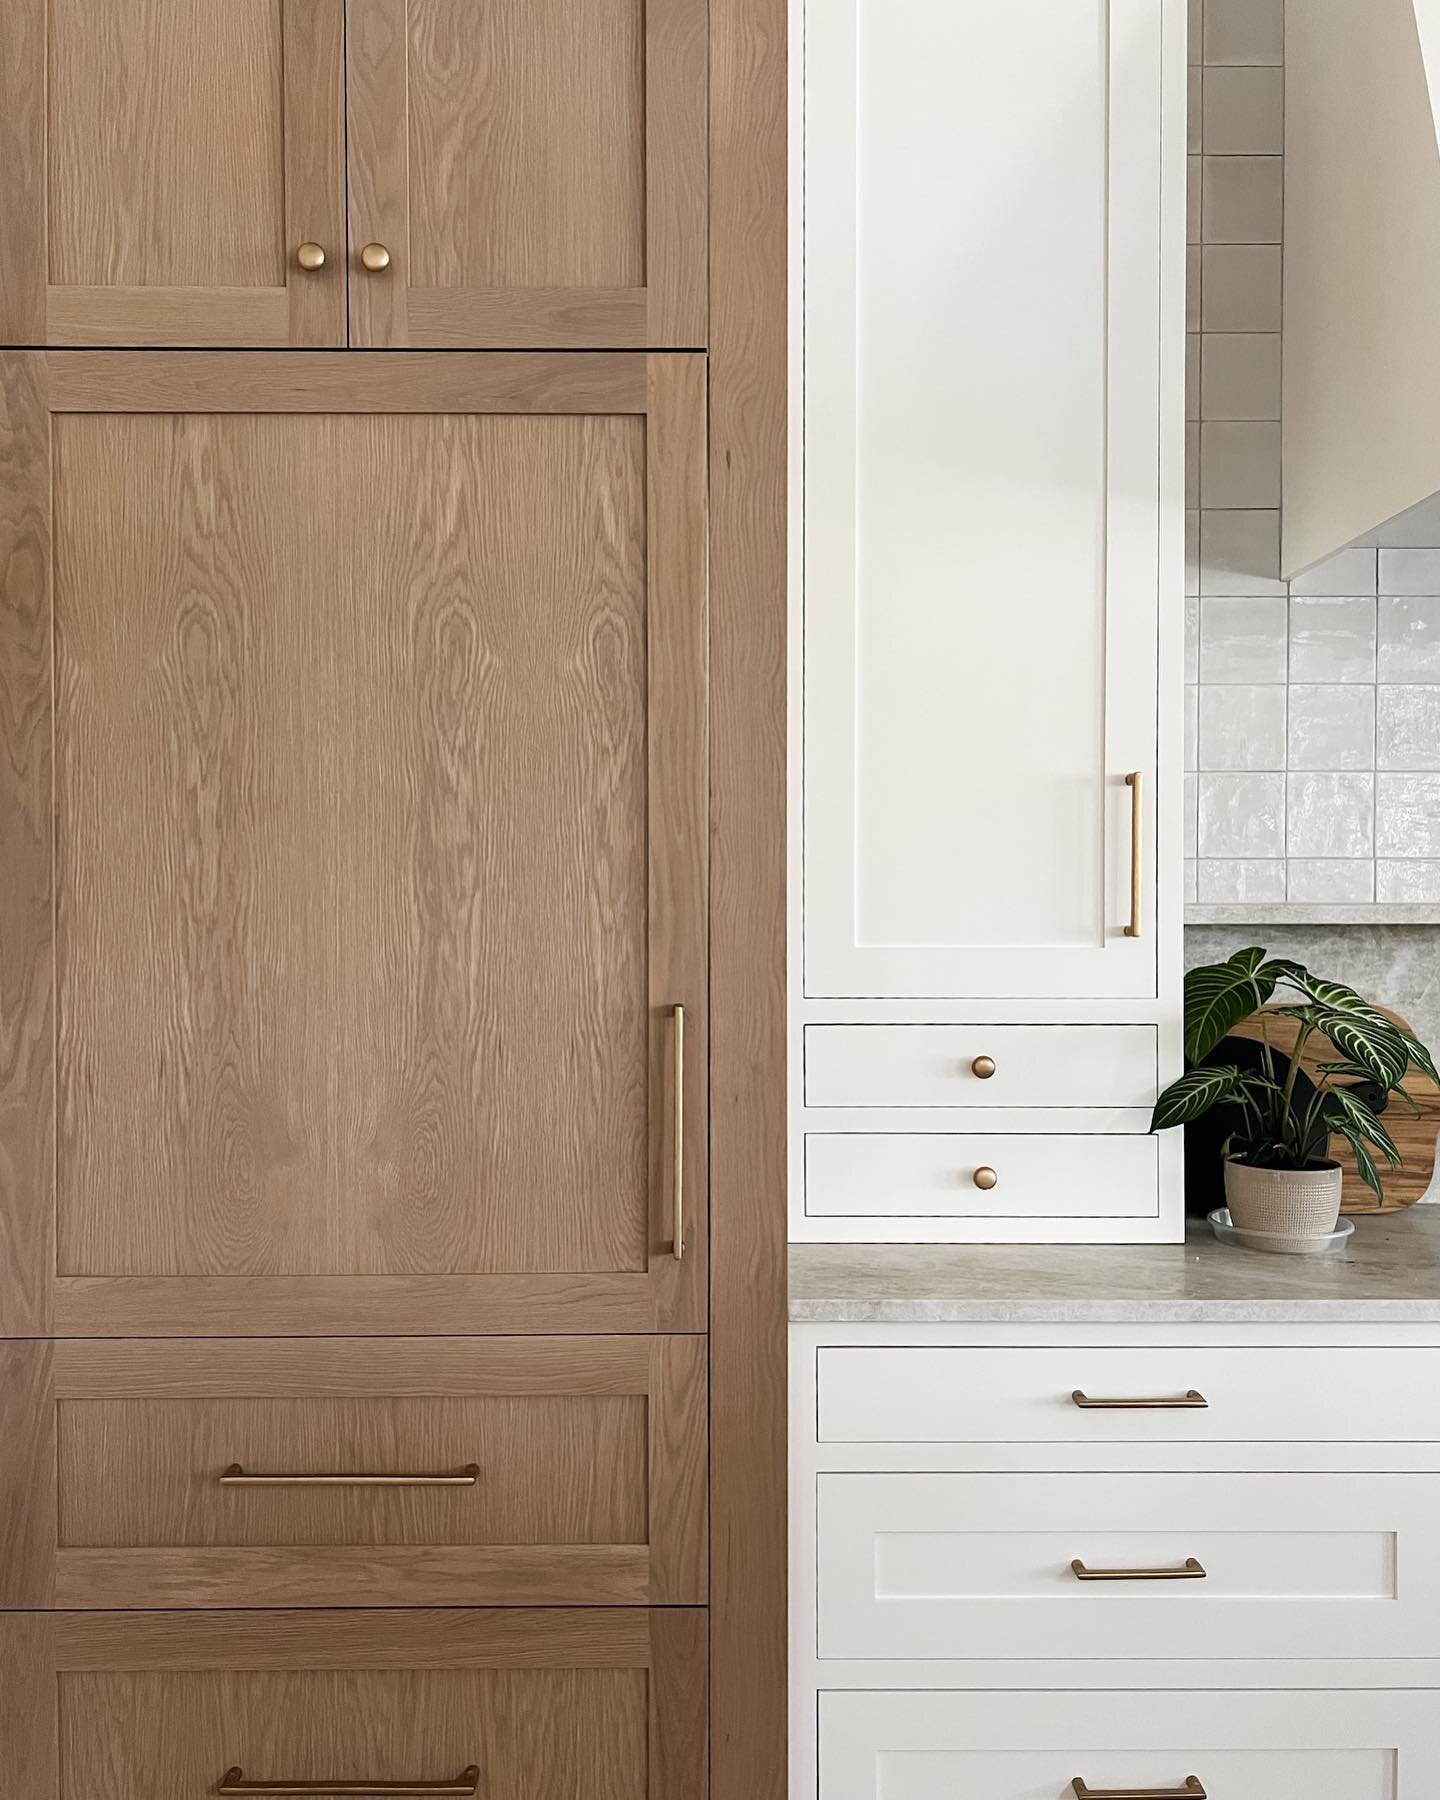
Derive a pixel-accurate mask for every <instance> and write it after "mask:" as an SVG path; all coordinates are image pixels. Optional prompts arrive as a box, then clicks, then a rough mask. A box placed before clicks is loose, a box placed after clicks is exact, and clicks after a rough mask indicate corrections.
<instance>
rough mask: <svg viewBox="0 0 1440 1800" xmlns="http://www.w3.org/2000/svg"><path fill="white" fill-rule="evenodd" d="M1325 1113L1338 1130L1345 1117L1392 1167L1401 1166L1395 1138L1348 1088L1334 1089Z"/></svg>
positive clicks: (1327, 1102)
mask: <svg viewBox="0 0 1440 1800" xmlns="http://www.w3.org/2000/svg"><path fill="white" fill-rule="evenodd" d="M1325 1113H1326V1117H1327V1118H1328V1119H1329V1120H1330V1122H1331V1124H1332V1125H1333V1126H1334V1127H1335V1128H1336V1130H1339V1129H1340V1121H1341V1120H1342V1119H1343V1120H1344V1121H1345V1123H1346V1124H1348V1125H1349V1126H1351V1127H1352V1128H1353V1129H1354V1130H1355V1131H1358V1132H1359V1133H1360V1134H1361V1135H1362V1136H1363V1137H1364V1138H1365V1139H1366V1140H1367V1141H1368V1142H1369V1143H1372V1144H1374V1145H1375V1146H1376V1148H1377V1149H1379V1150H1380V1151H1381V1153H1382V1154H1383V1155H1384V1158H1385V1160H1386V1162H1388V1163H1389V1165H1390V1167H1391V1168H1392V1169H1398V1168H1399V1167H1400V1152H1399V1151H1398V1150H1397V1149H1396V1147H1395V1140H1394V1139H1393V1138H1392V1137H1391V1136H1390V1133H1389V1132H1388V1131H1387V1130H1386V1129H1385V1127H1384V1126H1383V1125H1382V1124H1381V1123H1380V1121H1379V1119H1378V1118H1376V1116H1375V1114H1374V1113H1373V1112H1371V1110H1370V1108H1369V1107H1368V1106H1366V1105H1365V1103H1364V1101H1363V1100H1357V1099H1356V1098H1355V1096H1354V1094H1352V1093H1351V1092H1350V1091H1349V1090H1348V1089H1347V1088H1334V1089H1332V1091H1331V1093H1330V1096H1329V1098H1328V1099H1327V1100H1326V1102H1325Z"/></svg>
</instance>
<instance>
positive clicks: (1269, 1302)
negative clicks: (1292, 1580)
mask: <svg viewBox="0 0 1440 1800" xmlns="http://www.w3.org/2000/svg"><path fill="white" fill-rule="evenodd" d="M790 1317H791V1318H792V1319H793V1320H795V1321H796V1322H797V1323H802V1324H820V1323H826V1322H829V1323H837V1324H871V1325H902V1324H930V1325H948V1324H975V1323H980V1322H985V1323H989V1324H996V1325H1017V1324H1044V1323H1049V1324H1070V1325H1084V1324H1096V1325H1100V1324H1151V1325H1165V1324H1189V1323H1192V1322H1195V1321H1201V1320H1208V1321H1211V1322H1212V1323H1216V1324H1328V1325H1341V1324H1371V1325H1381V1324H1411V1325H1440V1206H1424V1207H1417V1208H1415V1209H1413V1210H1412V1211H1410V1212H1408V1213H1396V1214H1388V1215H1385V1216H1383V1217H1376V1218H1357V1219H1356V1220H1355V1235H1354V1237H1353V1238H1351V1240H1350V1242H1349V1245H1348V1247H1347V1249H1346V1250H1345V1252H1344V1254H1342V1255H1339V1256H1274V1255H1269V1254H1266V1253H1264V1252H1260V1251H1254V1250H1234V1249H1227V1248H1226V1247H1225V1246H1224V1245H1223V1244H1220V1243H1217V1242H1216V1240H1215V1238H1214V1236H1213V1234H1212V1233H1211V1231H1210V1228H1209V1226H1208V1225H1203V1224H1202V1225H1199V1226H1198V1227H1197V1226H1192V1227H1191V1231H1190V1235H1189V1236H1188V1237H1187V1239H1186V1241H1185V1243H1184V1244H1022V1245H998V1244H973V1245H972V1244H966V1245H955V1244H792V1245H791V1247H790Z"/></svg>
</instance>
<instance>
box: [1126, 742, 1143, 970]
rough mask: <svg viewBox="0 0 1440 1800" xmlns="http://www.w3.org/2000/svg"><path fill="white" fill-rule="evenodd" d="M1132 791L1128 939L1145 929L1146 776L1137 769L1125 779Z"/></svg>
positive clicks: (1140, 933) (1135, 936)
mask: <svg viewBox="0 0 1440 1800" xmlns="http://www.w3.org/2000/svg"><path fill="white" fill-rule="evenodd" d="M1125 785H1126V787H1128V788H1129V790H1130V923H1129V924H1128V925H1127V926H1126V927H1125V935H1126V937H1128V938H1138V937H1140V936H1141V935H1142V934H1143V927H1144V904H1145V893H1144V884H1143V882H1142V879H1141V875H1142V868H1143V864H1142V859H1141V855H1140V850H1141V845H1142V844H1143V842H1144V837H1145V775H1144V771H1143V770H1140V769H1136V771H1135V772H1134V774H1133V775H1127V776H1126V777H1125Z"/></svg>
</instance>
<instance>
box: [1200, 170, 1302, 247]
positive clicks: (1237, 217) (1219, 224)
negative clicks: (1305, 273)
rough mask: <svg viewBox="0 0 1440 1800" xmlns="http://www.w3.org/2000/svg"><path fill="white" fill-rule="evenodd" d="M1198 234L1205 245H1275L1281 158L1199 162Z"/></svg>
mask: <svg viewBox="0 0 1440 1800" xmlns="http://www.w3.org/2000/svg"><path fill="white" fill-rule="evenodd" d="M1202 160H1203V162H1204V170H1203V173H1202V175H1201V190H1202V191H1201V196H1200V230H1201V235H1202V237H1203V239H1204V241H1205V242H1206V243H1207V244H1278V243H1279V242H1280V240H1281V238H1282V236H1283V234H1284V220H1285V198H1284V194H1285V160H1284V158H1283V157H1280V156H1210V155H1206V156H1205V157H1204V158H1203V159H1202Z"/></svg>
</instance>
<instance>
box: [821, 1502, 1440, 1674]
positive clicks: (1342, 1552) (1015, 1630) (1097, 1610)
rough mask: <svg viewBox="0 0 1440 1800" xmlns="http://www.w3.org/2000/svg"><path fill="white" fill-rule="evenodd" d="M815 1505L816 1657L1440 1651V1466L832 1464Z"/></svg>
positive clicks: (1305, 1654)
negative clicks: (1302, 1470)
mask: <svg viewBox="0 0 1440 1800" xmlns="http://www.w3.org/2000/svg"><path fill="white" fill-rule="evenodd" d="M817 1498H818V1514H819V1517H818V1535H819V1545H818V1556H819V1570H818V1573H819V1595H818V1599H819V1621H818V1649H819V1654H820V1655H821V1656H822V1657H848V1658H853V1657H865V1658H882V1659H883V1658H934V1659H943V1658H950V1657H955V1658H965V1659H968V1658H981V1659H989V1658H1003V1657H1041V1658H1055V1657H1085V1658H1092V1659H1093V1658H1107V1657H1120V1658H1129V1657H1151V1656H1158V1657H1178V1658H1190V1657H1234V1656H1247V1657H1267V1656H1275V1657H1279V1656H1289V1657H1331V1656H1356V1657H1363V1656H1382V1657H1395V1656H1434V1655H1436V1654H1437V1652H1440V1476H1428V1475H1408V1476H1406V1475H1114V1474H1107V1475H893V1474H892V1475H841V1474H834V1475H821V1476H820V1478H819V1482H818V1496H817ZM1192 1560H1193V1562H1194V1563H1197V1564H1198V1565H1199V1566H1200V1567H1201V1568H1202V1569H1203V1570H1204V1575H1203V1578H1194V1577H1192V1578H1184V1579H1177V1578H1170V1577H1169V1572H1174V1571H1180V1570H1183V1569H1185V1568H1186V1566H1187V1563H1189V1562H1191V1561H1192ZM1075 1561H1079V1562H1080V1563H1082V1564H1083V1565H1084V1566H1085V1567H1086V1568H1087V1569H1089V1570H1092V1571H1093V1570H1102V1571H1112V1570H1113V1571H1123V1572H1124V1574H1125V1576H1126V1578H1125V1579H1119V1580H1085V1579H1081V1578H1080V1577H1079V1576H1078V1575H1077V1573H1076V1572H1075V1570H1074V1569H1073V1567H1072V1563H1073V1562H1075ZM1143 1570H1163V1571H1166V1572H1167V1578H1164V1579H1144V1578H1142V1577H1140V1576H1138V1575H1137V1574H1136V1571H1143Z"/></svg>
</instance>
